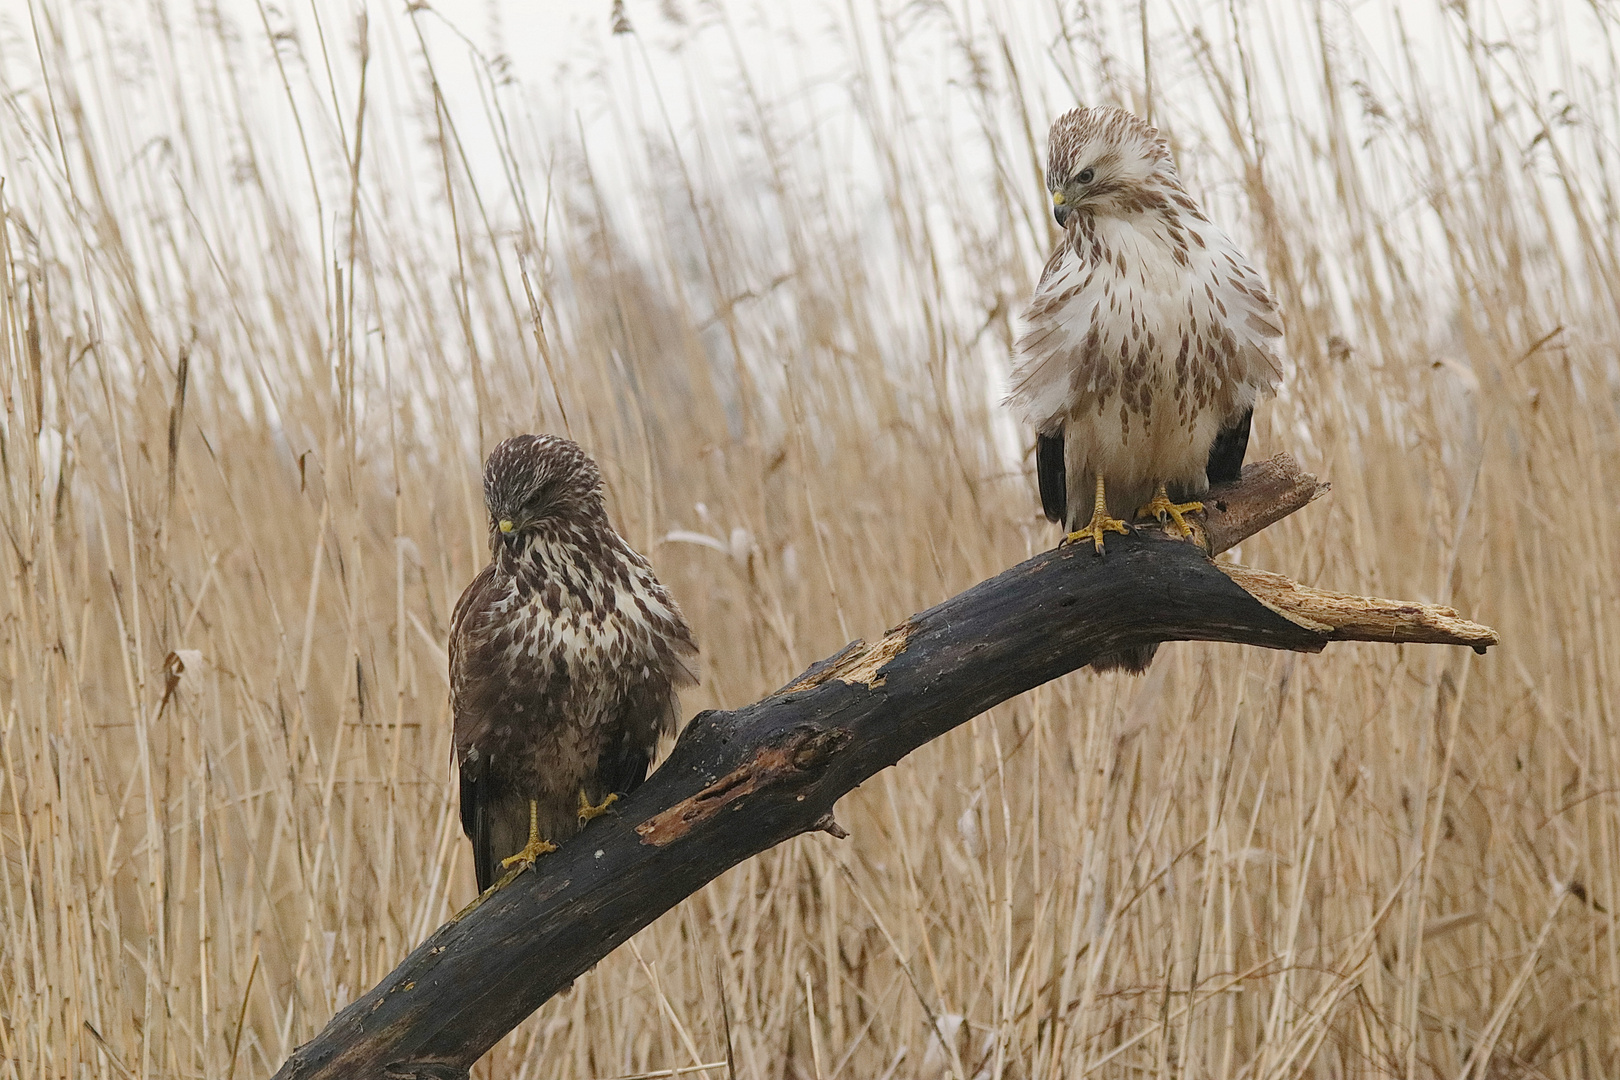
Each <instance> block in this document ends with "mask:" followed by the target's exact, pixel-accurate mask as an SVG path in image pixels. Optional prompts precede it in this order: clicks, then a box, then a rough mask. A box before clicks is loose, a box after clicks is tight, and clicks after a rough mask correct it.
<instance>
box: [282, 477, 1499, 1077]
mask: <svg viewBox="0 0 1620 1080" xmlns="http://www.w3.org/2000/svg"><path fill="white" fill-rule="evenodd" d="M1325 490H1326V485H1323V484H1320V483H1318V482H1317V480H1316V478H1315V477H1312V476H1309V475H1308V474H1306V473H1304V472H1302V471H1301V470H1300V469H1299V467H1298V465H1297V463H1295V462H1294V460H1293V459H1292V458H1291V457H1288V456H1287V455H1284V456H1282V457H1280V458H1276V459H1273V460H1272V461H1269V462H1261V463H1258V464H1255V465H1251V466H1249V467H1248V468H1246V469H1245V470H1244V473H1243V477H1242V479H1240V480H1239V481H1237V482H1236V483H1234V484H1230V485H1225V486H1223V487H1222V488H1220V489H1214V490H1211V491H1210V493H1209V494H1208V495H1207V496H1206V497H1205V503H1206V506H1207V507H1208V514H1207V516H1206V519H1205V523H1204V525H1203V530H1202V534H1201V535H1200V536H1199V537H1198V538H1197V539H1198V540H1199V544H1198V545H1194V544H1189V543H1184V542H1178V541H1174V540H1170V539H1168V538H1167V537H1165V536H1163V535H1162V534H1160V533H1158V532H1157V531H1156V530H1152V529H1143V530H1141V531H1139V532H1138V533H1137V534H1136V535H1133V536H1121V537H1118V538H1113V537H1111V538H1109V541H1108V554H1107V556H1106V557H1105V558H1100V559H1099V558H1097V557H1096V556H1095V555H1094V554H1093V552H1092V549H1091V548H1090V547H1089V546H1077V547H1065V548H1058V549H1055V550H1052V551H1048V552H1045V553H1043V554H1041V555H1037V556H1036V557H1035V558H1033V559H1030V560H1028V561H1026V562H1023V563H1020V564H1019V565H1017V566H1015V567H1013V568H1012V569H1010V570H1007V571H1006V572H1004V573H1002V574H1000V575H998V576H996V577H994V578H992V579H990V580H988V581H984V582H981V583H979V584H978V585H975V586H974V587H973V588H971V589H968V590H967V591H966V592H963V593H961V594H959V595H957V596H954V597H952V598H951V599H949V600H947V601H945V602H944V603H942V604H940V605H938V606H937V607H934V608H930V609H929V610H928V611H924V612H922V613H921V614H918V615H914V616H912V617H911V618H909V619H906V620H905V621H904V622H902V623H901V624H900V625H898V626H896V627H895V628H894V629H892V630H890V631H889V632H888V633H887V634H885V635H884V636H883V637H882V638H880V639H879V640H877V641H876V642H873V643H871V644H868V643H866V642H862V641H855V642H852V643H851V644H850V645H848V646H847V647H846V648H845V649H844V650H843V651H842V652H840V653H838V654H837V655H836V656H833V657H831V658H829V659H827V660H824V661H822V662H820V663H818V664H816V665H814V666H812V667H811V668H810V669H809V670H808V671H806V672H805V673H804V674H802V675H800V676H799V677H798V678H796V679H794V680H793V681H792V682H791V683H789V684H788V685H787V686H785V687H783V688H782V689H781V690H779V691H777V692H776V693H774V694H772V695H771V696H769V697H767V698H765V699H764V700H762V701H759V702H756V703H754V704H753V705H749V706H746V707H744V708H741V709H737V710H735V711H732V712H705V713H700V714H699V715H698V716H697V717H695V718H694V719H693V720H692V722H691V724H690V725H688V727H687V729H686V731H685V732H684V733H683V734H682V735H681V738H680V741H679V742H678V743H677V744H676V746H675V749H674V752H673V753H672V754H671V755H670V758H669V760H668V761H666V762H665V763H664V764H663V766H662V767H661V768H659V770H658V771H657V772H656V773H655V774H654V775H653V776H652V777H651V778H650V779H649V780H648V781H647V783H646V784H644V785H643V786H642V787H641V788H640V789H638V790H637V791H636V792H635V793H634V794H633V795H632V796H630V797H629V798H628V799H627V800H625V801H624V803H623V804H622V805H621V806H620V807H619V811H618V813H616V814H613V815H610V816H609V817H606V818H602V819H599V820H598V821H596V822H593V823H592V824H591V825H590V826H589V827H588V828H586V829H585V830H584V831H583V832H582V833H581V834H580V835H579V836H578V837H576V838H575V839H574V840H572V841H570V842H569V843H567V844H565V845H563V847H562V849H561V850H560V851H558V852H556V853H555V854H552V855H548V856H545V857H544V858H542V859H541V860H540V862H539V863H538V864H537V865H536V867H535V868H534V869H533V870H531V871H528V872H524V873H520V874H518V875H516V876H514V877H511V878H509V879H508V880H507V881H505V882H503V883H501V884H497V885H496V886H495V888H494V889H492V890H490V891H489V892H488V893H486V894H485V895H484V896H483V897H481V898H480V899H479V900H478V901H477V902H475V903H474V904H473V905H472V906H470V907H469V908H467V909H466V910H465V911H463V912H461V913H460V914H458V915H457V916H456V917H455V918H454V919H452V920H451V921H450V922H448V923H446V924H445V925H444V926H442V927H440V928H439V929H438V930H437V931H435V932H434V933H433V936H432V937H430V938H429V939H428V940H427V941H425V942H423V943H422V944H421V945H420V946H418V947H417V949H416V950H415V951H414V952H413V953H411V955H410V956H408V957H406V959H405V960H404V962H403V963H401V964H400V965H399V967H398V968H396V969H395V970H394V971H393V973H392V974H390V975H389V976H388V977H387V978H385V979H384V980H383V981H382V982H381V983H379V984H378V985H377V986H376V987H375V988H374V989H372V990H371V991H370V992H369V993H367V994H366V995H365V996H364V997H362V998H360V999H359V1000H358V1001H356V1002H354V1003H353V1004H351V1005H349V1006H348V1007H347V1008H345V1009H344V1010H343V1011H342V1012H340V1013H339V1014H338V1015H337V1016H336V1017H335V1018H334V1019H333V1020H332V1022H331V1023H330V1024H328V1025H327V1027H326V1030H325V1031H323V1032H322V1033H321V1034H320V1035H319V1036H317V1037H316V1038H315V1039H314V1040H313V1041H311V1042H309V1043H307V1044H305V1045H304V1046H302V1047H300V1048H299V1049H298V1050H297V1051H296V1052H295V1053H294V1054H293V1056H292V1057H291V1058H289V1059H288V1061H287V1062H286V1064H284V1065H283V1066H282V1068H281V1070H280V1071H279V1072H278V1073H277V1074H276V1075H277V1076H278V1077H281V1078H286V1080H294V1078H296V1080H314V1078H317V1077H319V1078H327V1077H334V1078H335V1077H345V1078H354V1077H389V1078H408V1077H421V1078H429V1077H431V1078H444V1080H448V1078H460V1077H465V1076H467V1075H468V1070H469V1068H470V1067H471V1066H472V1063H473V1062H474V1061H476V1060H477V1059H478V1058H479V1057H481V1056H482V1055H483V1054H484V1053H485V1052H486V1051H487V1050H488V1049H489V1048H490V1047H492V1046H493V1045H495V1043H496V1042H497V1041H498V1040H499V1039H500V1038H501V1037H502V1036H504V1035H505V1034H506V1033H507V1032H508V1031H510V1030H511V1029H512V1028H514V1027H515V1026H517V1024H518V1023H520V1022H521V1021H522V1020H523V1019H524V1017H526V1016H528V1015H529V1014H530V1013H532V1012H533V1011H534V1010H535V1009H537V1008H539V1006H540V1005H541V1004H542V1003H544V1002H545V1001H546V1000H547V999H548V998H550V997H551V996H552V995H553V994H556V993H557V992H559V991H560V990H563V989H565V988H566V987H567V986H568V985H569V984H570V983H572V982H573V980H574V979H576V978H578V977H579V976H580V975H581V974H583V973H584V972H585V971H587V970H589V968H590V967H591V966H592V965H593V964H595V963H596V962H597V961H599V960H600V959H602V958H603V957H604V956H606V955H607V954H608V953H609V952H611V951H612V950H613V949H614V947H616V946H617V945H618V944H619V943H620V942H622V941H624V940H625V939H626V938H628V937H630V936H631V935H632V934H634V933H635V932H636V931H638V930H640V929H641V928H642V927H644V926H646V925H647V924H649V923H651V922H652V921H653V920H654V919H656V918H657V917H658V916H659V915H661V914H663V913H664V912H665V911H668V910H669V909H670V908H672V907H674V906H675V905H676V904H678V903H679V902H680V901H681V900H683V899H684V898H686V897H687V896H689V895H691V894H692V893H693V892H695V891H696V890H697V889H699V888H701V887H702V886H703V885H704V884H706V883H707V882H709V881H712V880H713V879H714V878H716V877H718V876H719V875H720V874H721V873H723V872H725V871H726V870H727V869H729V868H731V867H733V866H735V865H736V864H737V863H739V862H741V861H743V860H744V859H747V858H749V857H751V856H753V855H757V854H758V853H760V852H762V851H765V850H767V849H768V848H771V847H773V846H775V845H776V844H779V843H781V842H782V841H784V840H786V839H788V838H789V837H792V836H797V835H798V834H800V833H804V832H809V831H814V830H819V831H822V832H827V833H830V834H831V835H833V836H842V835H843V830H842V829H841V828H840V827H839V826H838V823H837V822H836V821H834V820H833V817H832V809H833V804H834V803H836V802H837V801H838V799H839V797H840V796H842V795H844V794H845V793H846V792H848V791H850V790H852V789H854V788H855V787H857V786H858V785H859V784H861V783H862V782H863V781H865V780H866V779H867V778H869V777H871V776H872V775H873V774H875V773H877V772H879V771H880V770H882V769H885V768H887V767H889V766H890V765H893V764H894V763H895V762H897V761H899V760H900V759H901V758H902V757H904V756H905V755H906V754H908V753H910V752H911V751H913V750H915V749H916V748H917V747H919V746H921V745H923V744H924V743H926V742H928V741H929V740H931V739H935V738H938V737H939V736H940V735H943V734H944V733H945V732H947V731H949V730H951V729H952V728H954V727H956V726H958V725H959V724H962V723H964V722H966V721H967V720H969V719H971V718H972V717H974V716H977V715H978V714H979V713H982V712H984V711H985V710H986V709H988V708H990V707H991V706H993V705H996V704H998V703H1000V702H1003V701H1006V700H1007V699H1008V698H1010V697H1013V696H1015V695H1017V694H1020V693H1023V692H1024V691H1025V690H1028V689H1031V688H1032V687H1036V686H1039V685H1041V684H1042V683H1045V682H1048V681H1049V680H1051V679H1055V678H1057V677H1058V676H1060V675H1063V674H1065V673H1067V672H1070V671H1074V670H1075V669H1077V668H1080V667H1084V666H1085V665H1086V664H1087V663H1089V662H1090V661H1091V660H1092V658H1094V657H1096V656H1099V655H1101V654H1104V653H1111V652H1118V651H1119V650H1121V649H1123V648H1126V647H1128V646H1133V645H1140V644H1146V643H1148V642H1154V641H1172V640H1200V641H1228V642H1238V643H1241V644H1246V645H1256V646H1260V647H1262V648H1268V649H1294V650H1299V651H1304V652H1315V651H1318V650H1320V649H1322V648H1323V646H1325V645H1326V644H1327V643H1328V642H1329V641H1342V640H1367V641H1414V642H1438V643H1450V644H1458V645H1469V646H1473V647H1474V648H1476V649H1478V650H1480V651H1484V648H1485V647H1486V646H1488V645H1493V644H1495V643H1496V634H1495V633H1494V632H1493V631H1491V630H1490V629H1489V628H1487V627H1483V626H1478V625H1476V624H1473V623H1469V622H1466V621H1464V620H1463V619H1461V618H1459V617H1458V616H1457V613H1456V612H1454V611H1452V610H1451V609H1449V608H1440V607H1434V606H1429V605H1423V604H1415V603H1403V602H1396V601H1384V600H1375V599H1372V598H1369V597H1354V596H1346V595H1343V594H1339V593H1327V592H1320V591H1318V590H1315V589H1310V588H1307V587H1305V586H1301V585H1296V584H1294V583H1293V582H1290V581H1288V580H1287V579H1286V578H1280V577H1278V576H1277V575H1275V574H1267V573H1264V572H1263V571H1257V570H1250V569H1247V568H1244V567H1239V566H1218V565H1217V564H1215V563H1214V562H1212V561H1210V559H1209V558H1208V556H1207V555H1206V554H1205V549H1207V550H1211V551H1215V552H1219V551H1222V550H1225V549H1227V548H1230V547H1232V546H1233V545H1235V544H1237V543H1239V542H1240V541H1242V540H1243V539H1244V538H1246V537H1248V536H1251V535H1253V534H1254V533H1255V532H1258V531H1259V530H1261V529H1263V528H1265V527H1267V526H1268V525H1271V524H1272V523H1274V522H1276V521H1279V520H1281V519H1282V518H1283V517H1286V516H1287V515H1288V514H1290V513H1292V512H1293V511H1295V510H1298V509H1299V508H1300V507H1303V506H1305V505H1306V504H1308V503H1309V502H1311V501H1312V500H1313V499H1315V498H1316V497H1317V496H1319V495H1320V494H1321V493H1322V492H1323V491H1325Z"/></svg>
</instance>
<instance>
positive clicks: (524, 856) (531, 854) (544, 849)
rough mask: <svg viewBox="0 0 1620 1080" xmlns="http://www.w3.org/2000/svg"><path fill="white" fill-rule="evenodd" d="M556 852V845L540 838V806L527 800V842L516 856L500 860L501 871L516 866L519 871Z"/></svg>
mask: <svg viewBox="0 0 1620 1080" xmlns="http://www.w3.org/2000/svg"><path fill="white" fill-rule="evenodd" d="M556 850H557V845H556V844H553V843H552V842H551V841H550V840H546V839H543V838H541V836H540V804H539V803H538V802H536V801H535V800H533V799H530V800H529V842H528V843H527V844H524V845H523V850H522V851H520V852H518V853H517V854H516V855H508V856H507V857H506V858H504V859H502V860H501V869H502V870H505V869H506V868H508V867H511V866H516V867H518V869H519V870H523V869H526V868H527V867H530V866H533V865H534V860H536V859H538V858H539V857H540V856H542V855H549V854H551V853H552V852H553V851H556Z"/></svg>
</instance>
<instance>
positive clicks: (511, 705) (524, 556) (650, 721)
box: [450, 435, 697, 892]
mask: <svg viewBox="0 0 1620 1080" xmlns="http://www.w3.org/2000/svg"><path fill="white" fill-rule="evenodd" d="M484 502H485V504H486V505H487V506H488V508H489V551H490V562H489V565H488V566H486V567H484V569H483V570H482V571H480V572H479V574H478V576H477V577H475V578H474V579H473V581H472V584H471V585H468V586H467V591H466V592H464V593H462V594H461V599H460V601H458V602H457V604H456V612H455V616H454V619H453V620H452V622H451V626H450V710H451V712H452V713H453V714H454V716H455V725H456V726H455V755H456V765H457V767H458V768H459V769H460V772H461V827H462V828H463V829H464V830H465V831H466V833H467V838H468V839H469V840H471V841H472V845H473V868H474V870H475V871H476V872H477V874H478V889H479V891H480V892H482V891H484V890H485V889H488V888H489V887H490V885H492V884H493V883H494V881H495V876H496V869H497V868H498V867H505V866H511V865H514V864H517V863H530V862H533V861H534V859H535V858H536V857H537V856H539V855H542V854H544V853H546V852H548V851H553V850H555V846H554V845H556V844H559V843H561V842H562V841H564V840H566V839H568V838H569V837H571V836H573V835H574V834H575V833H576V832H578V831H579V829H580V827H581V826H583V825H584V823H585V822H586V821H587V820H589V819H590V818H593V817H596V816H597V815H599V814H601V813H602V812H603V811H604V810H605V809H607V806H608V804H609V803H611V802H612V801H613V800H614V798H615V797H616V796H617V795H619V794H625V793H628V792H630V791H631V790H633V789H634V788H635V787H636V786H637V785H639V784H640V783H641V782H642V781H643V780H644V779H646V777H647V766H648V765H649V764H650V763H651V761H652V757H653V752H654V750H655V749H656V747H657V745H658V736H659V735H661V734H663V733H665V732H669V731H673V730H674V727H675V723H676V720H677V719H678V713H677V702H676V697H675V692H676V689H677V688H678V687H680V686H683V685H689V684H692V683H695V682H696V681H697V677H696V675H695V674H694V673H693V668H692V664H693V658H694V657H695V656H696V654H697V646H696V645H695V644H693V642H692V631H691V629H690V628H689V627H688V626H687V625H686V620H685V619H684V618H683V617H682V616H681V611H680V608H678V607H676V606H675V601H674V600H673V599H672V598H671V597H670V595H669V593H668V592H667V591H665V589H664V587H663V586H662V585H660V584H659V583H658V579H657V578H656V577H654V576H653V572H652V567H651V566H649V565H648V564H647V560H646V559H644V558H642V557H641V556H640V555H638V554H637V553H636V552H635V551H633V550H632V549H631V548H630V545H628V544H626V543H625V542H624V540H623V538H621V537H620V536H619V534H618V533H617V532H616V531H614V528H613V524H612V523H611V522H610V521H608V516H607V511H606V510H605V509H604V508H603V505H602V474H601V473H600V472H599V471H598V470H597V468H596V462H594V461H592V460H591V459H590V457H589V455H587V454H586V453H585V451H583V450H581V449H580V448H579V446H578V445H576V444H575V443H572V442H570V441H568V440H567V439H563V438H559V437H557V436H555V435H517V436H514V437H513V438H510V439H507V440H506V441H505V442H503V443H501V444H500V445H499V446H497V447H496V448H495V449H494V450H493V451H492V452H491V453H490V455H489V460H488V461H487V462H485V464H484Z"/></svg>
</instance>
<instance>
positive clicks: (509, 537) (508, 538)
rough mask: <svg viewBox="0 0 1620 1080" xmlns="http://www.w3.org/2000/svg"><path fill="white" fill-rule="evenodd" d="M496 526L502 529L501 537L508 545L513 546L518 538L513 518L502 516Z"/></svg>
mask: <svg viewBox="0 0 1620 1080" xmlns="http://www.w3.org/2000/svg"><path fill="white" fill-rule="evenodd" d="M495 527H496V528H498V529H500V530H501V539H502V540H503V541H505V542H506V546H507V547H511V546H512V544H513V543H514V542H515V541H516V540H517V532H516V531H515V527H514V526H513V524H512V519H511V518H501V520H500V521H499V522H497V523H496V526H495Z"/></svg>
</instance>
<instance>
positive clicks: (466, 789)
mask: <svg viewBox="0 0 1620 1080" xmlns="http://www.w3.org/2000/svg"><path fill="white" fill-rule="evenodd" d="M459 771H460V773H461V831H462V832H464V833H466V834H467V839H469V840H471V841H472V849H473V873H474V874H475V875H477V877H478V893H479V895H480V896H481V895H483V893H484V892H485V890H487V889H488V888H489V887H490V886H491V885H493V884H495V853H494V852H493V851H491V850H490V841H491V838H490V827H489V809H490V808H489V800H488V799H487V798H486V797H485V794H486V793H485V791H484V790H483V789H481V788H480V787H479V783H480V782H481V781H482V780H483V779H484V777H485V775H486V774H487V773H488V772H489V763H488V762H487V761H485V760H484V759H483V758H476V759H472V760H467V761H463V762H462V763H461V767H460V770H459Z"/></svg>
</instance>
